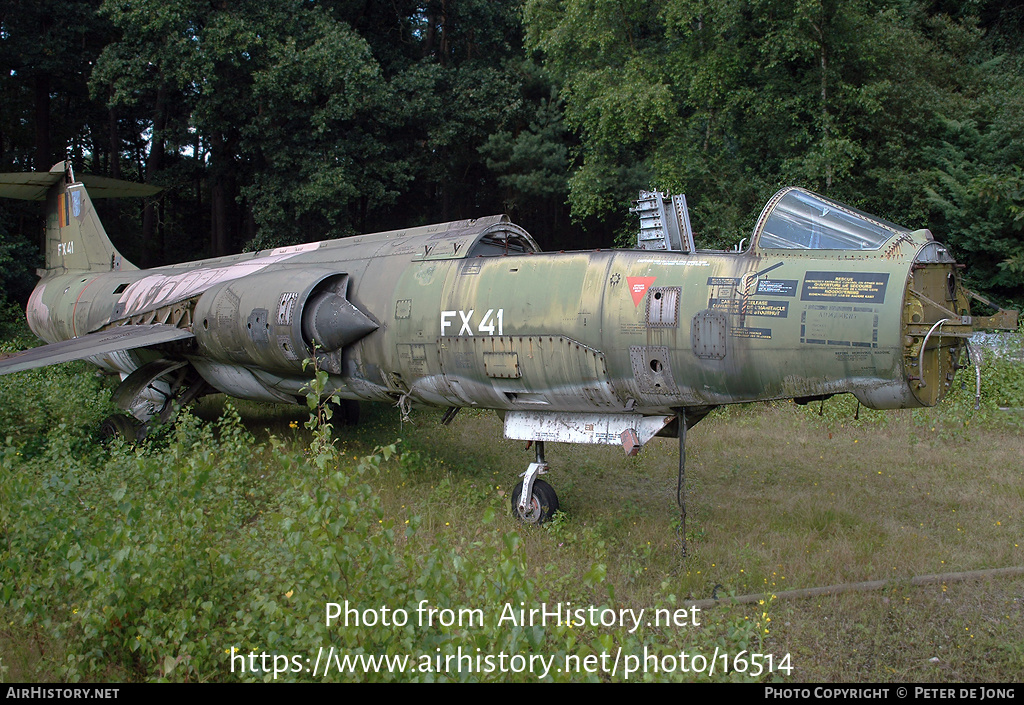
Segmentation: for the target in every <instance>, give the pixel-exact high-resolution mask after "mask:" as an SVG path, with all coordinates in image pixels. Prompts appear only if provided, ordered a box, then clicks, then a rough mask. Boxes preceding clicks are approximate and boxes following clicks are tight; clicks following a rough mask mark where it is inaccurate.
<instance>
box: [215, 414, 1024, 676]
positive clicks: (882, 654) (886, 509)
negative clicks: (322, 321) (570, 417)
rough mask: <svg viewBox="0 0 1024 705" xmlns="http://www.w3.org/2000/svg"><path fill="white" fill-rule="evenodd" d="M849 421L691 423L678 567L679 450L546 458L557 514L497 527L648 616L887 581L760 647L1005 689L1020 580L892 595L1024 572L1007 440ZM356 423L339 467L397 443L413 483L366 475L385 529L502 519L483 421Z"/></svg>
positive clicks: (1007, 436) (514, 464)
mask: <svg viewBox="0 0 1024 705" xmlns="http://www.w3.org/2000/svg"><path fill="white" fill-rule="evenodd" d="M826 406H827V405H826ZM851 411H852V410H851ZM204 413H207V414H211V415H214V414H215V413H216V406H215V405H214V406H210V407H207V409H206V410H205V412H204ZM262 413H265V412H262V411H256V410H253V413H251V414H247V412H246V411H245V410H244V409H243V415H248V417H249V418H250V419H251V421H250V424H251V425H252V426H253V427H257V426H260V425H262V424H266V423H267V422H268V419H266V418H259V414H262ZM274 414H277V415H276V416H274V417H273V419H276V420H273V419H271V420H269V424H270V425H269V432H272V433H277V434H279V435H281V434H283V435H286V436H287V435H288V433H291V434H292V435H293V436H294V443H296V444H297V445H302V444H303V443H305V442H306V438H305V435H304V434H303V433H300V432H297V431H295V430H291V429H289V428H288V421H289V420H292V419H294V420H300V419H301V417H302V414H301V412H300V411H296V412H295V413H294V414H292V415H288V413H287V412H286V413H285V414H284V415H283V416H282V415H281V412H280V411H279V410H278V411H275V412H274ZM860 415H861V419H860V420H854V419H853V417H852V413H851V414H850V415H849V416H846V417H844V416H843V415H842V414H839V415H838V416H837V415H836V414H831V415H830V416H827V417H818V416H817V415H816V413H814V410H811V411H808V410H807V409H802V408H799V407H797V406H795V405H792V404H779V405H756V406H750V407H742V408H735V409H729V410H726V411H724V412H718V413H716V414H713V415H712V416H711V417H709V418H708V419H706V420H705V421H703V422H702V423H701V424H699V425H698V426H697V427H695V428H694V429H693V430H692V431H691V433H690V434H689V436H688V449H687V511H688V516H687V530H688V548H689V557H688V558H686V559H685V560H683V559H681V558H680V555H679V549H680V546H679V540H678V537H677V533H676V527H677V525H678V509H677V507H676V505H675V490H676V473H677V465H676V463H677V461H676V457H677V456H676V441H675V440H673V439H655V441H653V442H652V443H651V444H649V446H648V447H647V448H645V449H644V450H643V452H642V453H641V454H640V455H639V456H638V457H635V458H626V457H623V453H622V451H621V450H619V449H617V448H608V447H593V446H567V445H561V444H558V445H555V444H552V445H549V447H548V449H547V459H548V462H549V463H550V465H551V468H552V472H551V474H550V475H549V476H548V478H547V479H548V480H549V481H550V482H551V483H552V484H553V485H554V487H555V488H556V490H557V491H558V493H559V498H560V501H561V506H562V510H563V512H564V515H562V516H559V517H558V518H557V520H556V521H555V522H553V523H552V524H551V525H548V526H547V527H542V528H537V527H525V526H518V525H517V524H516V522H515V521H514V520H513V519H511V518H510V517H507V516H503V517H502V518H501V519H499V521H502V522H504V524H505V526H504V528H506V529H507V530H510V531H516V532H518V533H519V534H520V535H521V536H522V537H523V540H524V547H525V550H526V552H527V561H528V564H529V565H530V566H532V568H533V574H534V575H535V576H536V577H537V578H538V579H540V580H545V581H548V582H549V584H550V585H551V587H552V589H553V592H554V593H555V594H557V593H558V592H559V590H563V591H565V592H566V593H571V591H572V586H573V585H575V584H578V583H579V582H580V581H581V580H582V576H583V575H584V573H585V572H586V571H587V570H588V569H589V568H590V566H591V565H592V564H593V562H594V561H595V559H601V560H603V561H605V562H606V564H607V566H608V575H607V581H608V584H609V591H610V592H611V593H612V594H613V595H614V596H615V598H616V601H617V602H618V603H621V604H622V605H625V606H636V607H644V606H650V605H651V604H653V603H654V602H655V601H656V600H657V599H658V598H659V597H664V595H665V594H666V593H667V592H669V591H670V592H672V593H673V594H676V595H678V596H679V597H680V598H687V599H703V598H708V597H711V596H712V595H713V594H716V595H717V596H719V597H721V596H724V595H729V594H734V595H744V594H751V593H762V592H764V593H768V594H771V593H773V592H780V591H784V590H791V589H796V588H808V587H817V586H828V585H836V584H842V583H850V582H861V581H870V580H892V581H895V582H894V586H893V587H891V588H889V589H886V590H882V591H878V592H872V593H867V594H864V593H853V594H844V595H838V596H831V597H819V598H813V599H804V600H794V601H792V602H784V603H776V604H775V605H774V609H775V611H776V613H777V616H776V617H775V619H774V621H773V623H772V630H771V634H770V635H769V637H768V639H767V640H766V643H765V649H766V650H770V651H773V652H774V653H776V654H782V653H791V654H793V663H794V666H795V671H794V673H793V676H792V677H793V678H794V679H795V680H798V681H899V680H921V681H930V680H938V681H967V680H977V681H993V682H998V681H1004V682H1005V681H1013V680H1018V679H1019V677H1020V674H1021V673H1022V672H1024V601H1022V599H1021V598H1020V597H1019V596H1020V595H1021V594H1022V590H1021V588H1022V587H1024V579H1001V580H994V581H991V582H966V583H953V584H949V585H939V586H927V587H912V586H910V585H909V583H907V582H906V581H908V580H909V579H910V578H912V577H914V576H917V575H924V574H942V573H952V572H962V571H971V570H979V569H986V568H994V567H1006V566H1017V565H1024V550H1022V547H1021V543H1022V536H1021V528H1022V523H1021V519H1020V517H1021V516H1022V515H1024V491H1022V488H1024V468H1022V462H1021V459H1022V458H1024V438H1022V436H1021V434H1020V432H1019V429H1018V428H1017V427H1016V426H1015V425H1013V424H1010V425H1008V426H1004V427H1003V428H1002V429H1001V430H979V429H971V428H970V426H966V427H965V426H964V425H963V424H962V423H961V422H960V420H958V419H951V418H950V414H949V412H948V410H946V411H944V410H928V411H924V412H922V411H916V412H911V411H900V412H884V413H883V412H875V413H865V412H864V411H863V410H862V411H861V412H860ZM363 418H364V421H363V423H362V424H361V425H360V426H358V427H356V428H341V429H338V430H337V433H336V437H337V442H338V446H339V447H340V448H341V452H342V454H343V458H344V457H353V456H358V455H361V454H365V453H368V452H370V451H371V450H372V449H373V448H374V446H376V445H381V444H385V443H390V442H393V441H394V440H395V438H397V437H399V436H400V437H401V439H402V440H401V443H400V448H403V449H404V450H405V451H407V452H408V451H413V452H414V453H415V454H416V456H417V458H418V461H417V463H416V464H415V467H414V468H413V470H412V471H410V470H409V469H405V470H403V471H402V472H401V473H389V472H387V471H383V472H382V473H381V475H380V476H379V480H377V481H376V489H377V490H378V491H379V492H380V494H381V497H382V500H383V507H384V510H385V513H386V515H387V516H388V517H390V518H393V519H394V521H395V522H396V524H397V525H401V524H402V523H403V522H404V521H406V520H408V519H409V518H410V517H412V516H414V515H419V516H421V517H422V519H423V523H422V526H421V527H420V532H425V533H426V534H427V535H434V536H435V537H437V538H438V539H439V540H441V541H442V542H445V543H447V544H448V545H451V546H453V547H454V550H456V551H458V550H460V548H459V547H460V546H464V545H466V544H467V543H468V542H472V540H473V537H474V535H475V534H476V533H477V532H478V531H479V526H480V524H479V522H480V516H481V513H482V511H483V509H484V508H485V507H487V506H493V505H495V504H497V503H500V505H501V506H502V507H503V511H502V514H503V515H504V514H505V513H506V512H505V511H504V509H505V508H507V504H508V496H509V493H510V491H511V487H512V485H513V484H514V483H515V481H516V478H517V475H518V474H519V473H521V472H522V471H523V470H525V468H526V465H528V464H529V462H531V460H532V456H533V452H532V450H531V451H527V450H525V449H524V444H523V443H522V442H514V441H507V440H504V439H503V438H502V433H501V422H500V420H499V419H498V418H497V417H496V416H495V415H494V414H493V413H490V412H474V411H471V410H467V411H463V412H462V413H461V414H460V415H459V416H458V417H457V418H456V420H455V421H454V422H453V423H452V424H451V426H449V427H443V426H440V425H439V423H438V421H439V419H440V412H438V411H436V410H420V411H417V412H414V413H413V415H412V420H413V423H412V424H408V423H407V424H404V425H402V424H401V423H400V421H399V415H398V412H397V410H393V409H389V408H387V407H386V406H380V405H364V409H363ZM275 424H276V425H275ZM552 567H553V568H554V569H555V573H554V574H551V569H552Z"/></svg>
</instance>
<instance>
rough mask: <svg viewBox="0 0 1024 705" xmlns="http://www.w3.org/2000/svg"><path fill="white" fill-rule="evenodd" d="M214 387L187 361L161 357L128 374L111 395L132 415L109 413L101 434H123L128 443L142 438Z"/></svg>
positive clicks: (115, 401)
mask: <svg viewBox="0 0 1024 705" xmlns="http://www.w3.org/2000/svg"><path fill="white" fill-rule="evenodd" d="M212 389H213V388H212V387H210V385H209V384H208V383H207V382H206V380H204V379H203V378H202V377H200V376H199V375H198V374H197V373H196V371H195V370H194V369H193V368H192V366H191V365H189V364H188V363H187V362H183V361H181V360H164V359H161V360H156V361H154V362H150V363H147V364H145V365H143V366H142V367H140V368H138V369H137V370H135V371H134V372H132V373H131V374H130V375H128V376H127V377H125V378H124V380H123V381H122V382H121V384H120V385H119V386H118V388H117V389H115V390H114V394H113V396H112V400H113V402H114V403H115V404H116V405H117V406H118V407H120V408H121V409H124V410H125V411H127V412H129V413H130V414H131V416H126V415H124V414H115V415H113V416H108V417H107V418H106V419H105V420H104V421H103V423H102V425H101V426H100V435H101V436H102V437H103V438H113V437H115V436H120V437H121V438H124V439H125V440H126V441H129V442H134V441H139V440H142V439H143V438H145V437H146V434H147V433H148V432H149V429H150V428H151V427H152V426H153V425H154V424H163V423H167V422H168V421H170V420H171V418H172V417H173V416H174V414H175V413H176V412H177V410H178V409H180V408H182V407H184V406H188V405H189V404H191V403H192V402H194V401H195V400H196V399H198V398H199V397H201V396H203V395H204V394H208V393H209V392H210V391H212Z"/></svg>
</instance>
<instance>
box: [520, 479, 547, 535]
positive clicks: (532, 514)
mask: <svg viewBox="0 0 1024 705" xmlns="http://www.w3.org/2000/svg"><path fill="white" fill-rule="evenodd" d="M522 496H523V482H522V480H520V481H519V484H518V485H516V487H515V489H514V490H512V516H514V517H516V518H517V519H519V520H520V521H521V522H523V523H525V524H543V523H544V522H546V521H548V520H549V519H551V517H553V516H554V515H555V512H557V511H558V495H556V494H555V488H554V487H552V486H551V485H549V484H548V483H546V482H544V480H534V481H533V502H532V503H531V506H530V509H529V511H527V513H526V514H525V515H524V514H523V513H522V512H520V511H519V498H520V497H522Z"/></svg>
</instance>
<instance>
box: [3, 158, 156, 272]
mask: <svg viewBox="0 0 1024 705" xmlns="http://www.w3.org/2000/svg"><path fill="white" fill-rule="evenodd" d="M86 186H88V187H89V188H92V189H93V190H94V192H95V193H94V195H95V196H96V197H97V198H102V197H118V196H151V195H154V194H156V193H158V192H159V189H158V188H154V187H151V186H146V185H144V184H135V183H131V182H127V181H117V180H114V179H105V178H101V177H95V176H85V177H83V178H82V180H81V181H75V178H74V173H73V172H72V170H71V166H70V165H69V164H68V163H67V162H59V163H57V164H54V165H53V168H52V169H50V171H49V172H46V173H24V174H0V197H7V198H19V199H24V200H30V201H42V200H45V201H46V245H45V248H46V269H45V270H44V271H42V272H40V274H41V275H42V276H44V277H45V276H51V275H56V274H64V273H67V272H87V271H92V272H109V271H117V270H130V269H138V267H136V266H135V265H133V264H132V263H131V262H129V261H128V260H126V259H124V258H123V257H122V256H121V253H120V252H118V251H117V248H116V247H114V245H113V243H112V242H110V238H109V237H107V231H106V230H104V229H103V223H101V222H100V219H99V216H98V215H97V214H96V209H95V208H94V207H93V204H92V199H91V198H90V197H89V193H88V192H87V191H86Z"/></svg>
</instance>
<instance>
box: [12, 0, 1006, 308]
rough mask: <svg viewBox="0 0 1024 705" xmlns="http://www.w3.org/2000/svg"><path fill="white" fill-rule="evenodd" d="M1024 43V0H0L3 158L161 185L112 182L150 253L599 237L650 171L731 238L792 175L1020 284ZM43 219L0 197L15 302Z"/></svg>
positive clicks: (117, 234) (695, 215)
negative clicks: (458, 224)
mask: <svg viewBox="0 0 1024 705" xmlns="http://www.w3.org/2000/svg"><path fill="white" fill-rule="evenodd" d="M1022 37H1024V2H1022V0H1009V1H1007V0H969V1H954V0H932V1H930V2H916V1H912V0H847V1H846V2H838V0H798V1H796V2H778V1H776V0H730V1H728V2H722V1H720V0H714V1H712V0H663V1H661V2H649V1H646V0H429V1H426V2H424V1H422V0H415V1H414V0H392V1H390V2H386V3H385V2H373V1H372V0H333V1H331V0H325V1H317V2H311V1H308V0H258V1H257V0H234V1H233V2H226V1H223V0H206V1H204V2H199V1H196V0H102V1H101V0H2V1H0V171H2V172H11V171H32V170H47V169H49V167H50V166H51V165H52V164H53V163H55V162H57V161H59V160H61V159H63V158H65V157H67V158H70V159H71V160H72V161H73V164H74V166H75V168H76V170H78V171H79V172H87V173H92V174H98V175H103V176H111V177H114V178H123V179H131V180H136V181H144V182H146V183H150V184H155V185H158V186H161V187H163V189H164V190H163V191H162V192H161V194H160V195H159V196H157V197H156V198H154V199H152V200H149V201H146V202H144V203H142V202H139V203H136V202H131V201H122V202H101V207H102V208H103V216H102V217H103V218H104V222H105V223H106V225H107V228H108V230H109V231H110V232H111V235H112V237H113V238H114V240H115V242H117V244H118V246H119V248H120V249H121V250H122V252H123V253H124V254H125V256H126V257H128V258H129V259H130V260H132V261H133V262H136V263H137V264H139V265H141V266H156V265H161V264H166V263H171V262H176V261H183V260H191V259H196V258H198V257H204V256H216V255H223V254H229V253H232V252H236V251H238V250H240V249H258V248H263V247H269V246H278V245H283V244H291V243H298V242H308V241H315V240H321V239H327V238H334V237H341V236H346V235H351V234H354V233H357V232H372V231H379V230H386V229H392V228H401V227H407V226H415V225H421V224H425V223H431V222H439V221H447V220H455V219H462V218H473V217H478V216H483V215H489V214H493V213H499V212H505V213H508V214H509V215H510V216H511V217H512V219H513V220H514V221H515V222H517V223H519V224H521V225H523V226H524V227H525V228H526V229H527V230H529V231H530V232H531V233H532V234H533V235H534V236H535V237H536V238H537V239H538V241H539V242H540V243H541V245H542V247H544V248H545V249H554V250H558V249H581V248H592V247H608V246H611V245H613V244H614V243H616V242H618V243H620V244H622V243H626V242H628V241H629V238H630V236H629V234H628V233H629V232H630V231H632V230H634V229H635V224H634V223H633V221H632V218H631V216H630V215H629V214H628V207H629V202H630V199H632V198H636V195H637V191H638V190H639V189H647V188H651V187H658V188H660V189H662V190H668V191H671V192H674V193H682V192H685V193H686V194H687V197H688V201H689V205H690V209H691V219H692V221H693V223H694V227H695V229H696V231H697V233H696V236H697V242H698V246H701V247H711V248H731V247H733V246H734V245H735V244H736V243H738V242H739V241H740V239H741V238H743V237H746V236H748V235H749V233H750V230H751V228H752V226H753V223H754V220H755V219H756V217H757V214H758V212H759V211H760V209H761V207H762V205H763V204H764V202H765V201H766V200H767V199H768V198H769V197H770V196H771V194H772V193H774V192H775V191H776V190H777V189H778V188H780V187H782V186H785V185H801V186H805V187H807V188H810V189H812V190H814V191H817V192H819V193H822V194H824V195H827V196H829V197H832V198H836V199H838V200H840V201H843V202H846V203H849V204H851V205H853V206H856V207H858V208H861V209H863V210H866V211H868V212H871V213H876V214H878V215H881V216H883V217H885V218H888V219H890V220H893V221H895V222H898V223H900V224H903V225H906V226H909V227H911V228H918V227H928V228H930V229H931V230H932V232H933V233H934V234H935V235H936V237H937V238H938V239H939V240H941V241H943V242H945V243H946V244H947V245H949V246H950V248H951V249H952V251H953V253H954V255H955V256H956V257H957V259H958V261H961V262H963V263H965V264H966V265H967V270H966V271H967V277H968V283H969V285H971V286H973V287H974V288H975V289H976V290H979V291H981V292H983V293H985V294H988V295H990V296H993V297H995V298H996V299H997V300H1001V301H1013V302H1016V303H1018V304H1019V303H1021V302H1022V300H1024V242H1022V238H1021V232H1022V228H1024V174H1022V170H1021V166H1020V165H1021V163H1022V162H1024V160H1022V156H1024V134H1022V133H1024V131H1022V130H1021V126H1022V125H1024V72H1022V67H1024V47H1022ZM41 232H42V228H41V226H40V213H39V208H38V204H34V203H20V202H13V201H5V202H4V203H2V204H0V292H2V294H3V296H4V297H5V298H6V299H7V300H8V301H9V302H15V301H17V302H21V303H23V302H24V301H25V300H26V299H27V297H28V294H29V292H30V291H31V287H32V286H33V285H34V280H35V277H34V270H35V268H36V267H37V266H39V265H40V263H41V262H40V247H39V240H40V237H41Z"/></svg>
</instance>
